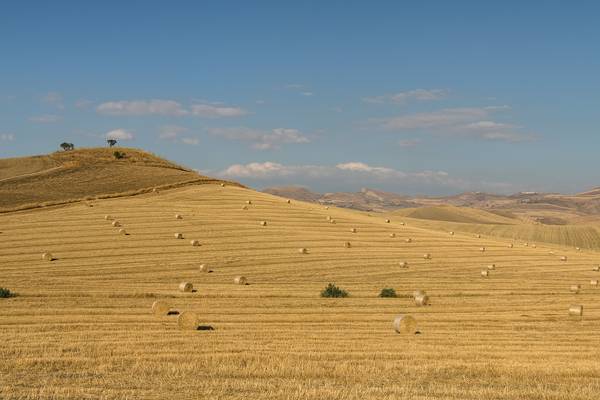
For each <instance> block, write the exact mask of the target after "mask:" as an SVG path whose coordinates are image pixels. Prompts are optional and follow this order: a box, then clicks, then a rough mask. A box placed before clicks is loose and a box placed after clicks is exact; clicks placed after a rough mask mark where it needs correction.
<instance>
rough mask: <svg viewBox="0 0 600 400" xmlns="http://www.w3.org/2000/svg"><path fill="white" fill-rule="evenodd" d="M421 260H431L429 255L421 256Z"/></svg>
mask: <svg viewBox="0 0 600 400" xmlns="http://www.w3.org/2000/svg"><path fill="white" fill-rule="evenodd" d="M423 259H425V260H431V254H429V253H425V254H423Z"/></svg>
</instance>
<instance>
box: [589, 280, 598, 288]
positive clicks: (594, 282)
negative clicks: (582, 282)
mask: <svg viewBox="0 0 600 400" xmlns="http://www.w3.org/2000/svg"><path fill="white" fill-rule="evenodd" d="M590 285H591V286H598V279H592V280H591V281H590Z"/></svg>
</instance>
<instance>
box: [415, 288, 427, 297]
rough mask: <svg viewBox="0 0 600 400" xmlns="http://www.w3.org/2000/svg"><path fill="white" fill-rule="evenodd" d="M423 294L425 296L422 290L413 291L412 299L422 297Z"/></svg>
mask: <svg viewBox="0 0 600 400" xmlns="http://www.w3.org/2000/svg"><path fill="white" fill-rule="evenodd" d="M425 294H426V293H425V291H424V290H421V289H418V290H415V291H414V292H413V294H412V296H413V299H414V298H417V297H418V296H423V295H425Z"/></svg>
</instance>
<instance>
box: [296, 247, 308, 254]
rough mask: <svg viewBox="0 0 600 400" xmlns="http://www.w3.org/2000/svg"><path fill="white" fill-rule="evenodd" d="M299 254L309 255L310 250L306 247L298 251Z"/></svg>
mask: <svg viewBox="0 0 600 400" xmlns="http://www.w3.org/2000/svg"><path fill="white" fill-rule="evenodd" d="M298 253H300V254H308V249H307V248H305V247H302V248H300V249H298Z"/></svg>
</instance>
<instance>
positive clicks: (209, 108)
mask: <svg viewBox="0 0 600 400" xmlns="http://www.w3.org/2000/svg"><path fill="white" fill-rule="evenodd" d="M190 109H191V114H192V115H195V116H199V117H207V118H229V117H241V116H244V115H247V114H248V111H246V110H244V109H242V108H239V107H226V106H220V105H214V104H193V105H192V106H191V108H190Z"/></svg>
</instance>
